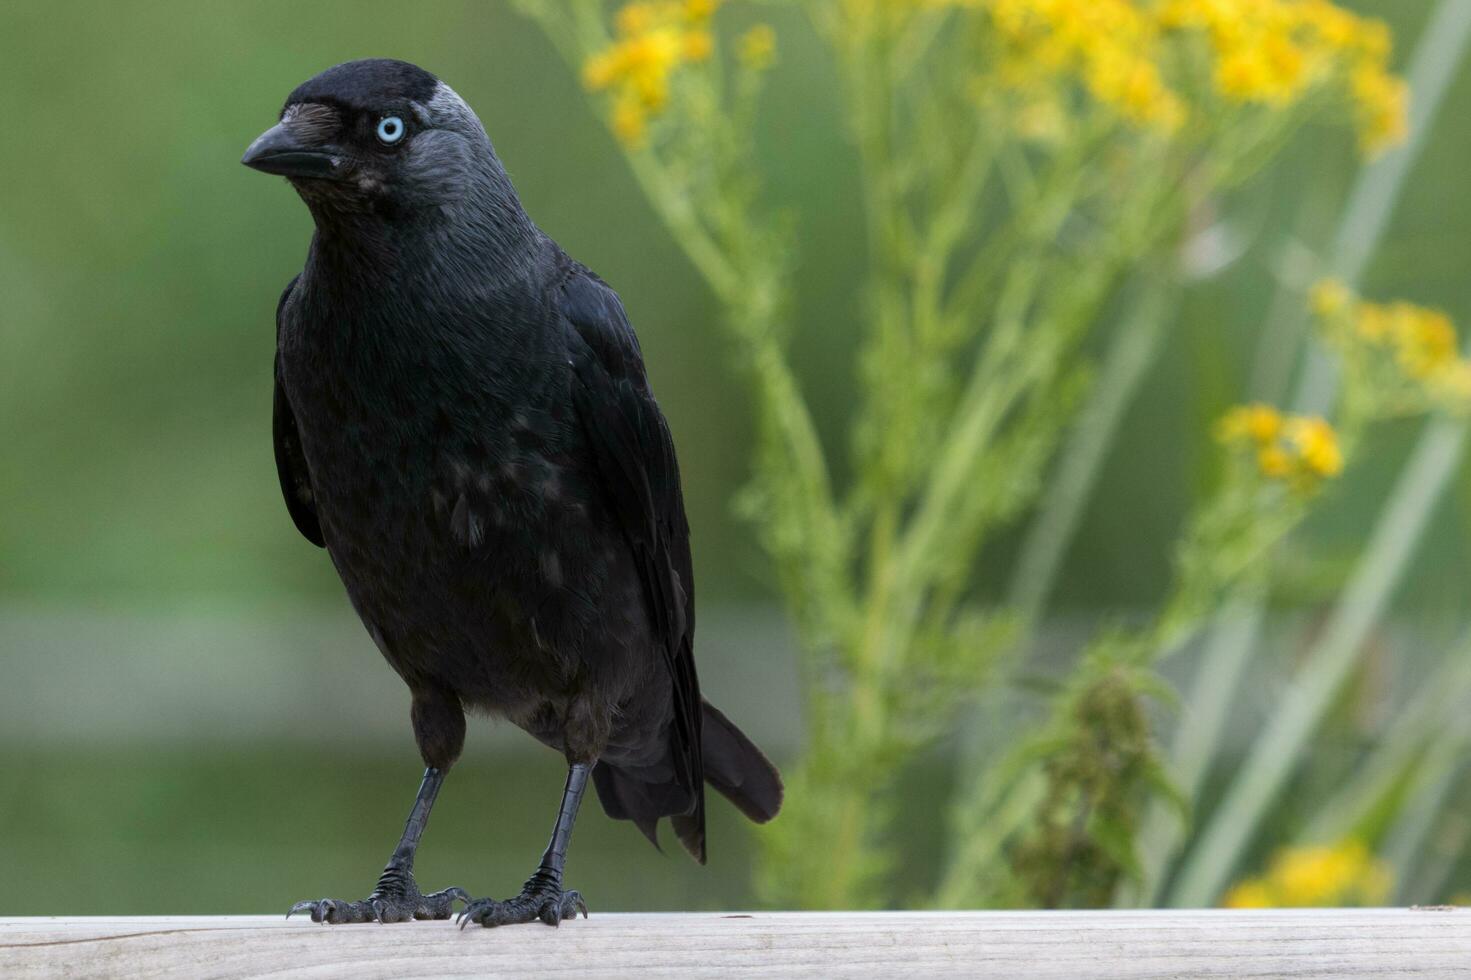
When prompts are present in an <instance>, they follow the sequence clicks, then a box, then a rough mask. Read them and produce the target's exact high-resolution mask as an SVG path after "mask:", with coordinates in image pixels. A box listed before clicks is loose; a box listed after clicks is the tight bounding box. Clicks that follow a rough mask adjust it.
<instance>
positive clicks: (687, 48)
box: [684, 31, 715, 61]
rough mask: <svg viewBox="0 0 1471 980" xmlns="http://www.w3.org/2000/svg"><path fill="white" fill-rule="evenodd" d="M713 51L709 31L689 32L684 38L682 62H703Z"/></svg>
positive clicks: (713, 46)
mask: <svg viewBox="0 0 1471 980" xmlns="http://www.w3.org/2000/svg"><path fill="white" fill-rule="evenodd" d="M714 50H715V42H714V41H713V40H711V38H710V32H709V31H690V32H689V33H687V34H686V35H685V36H684V60H685V61H704V60H705V59H706V58H708V57H710V53H711V52H712V51H714Z"/></svg>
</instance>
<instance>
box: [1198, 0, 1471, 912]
mask: <svg viewBox="0 0 1471 980" xmlns="http://www.w3.org/2000/svg"><path fill="white" fill-rule="evenodd" d="M1468 39H1471V4H1464V3H1458V2H1457V0H1441V2H1440V4H1439V5H1438V6H1437V7H1436V9H1435V11H1434V12H1433V14H1432V16H1431V19H1430V22H1429V24H1428V25H1427V26H1426V28H1425V31H1424V32H1423V35H1422V39H1421V42H1420V44H1419V45H1418V47H1417V49H1416V51H1415V54H1414V57H1413V58H1412V60H1411V66H1410V72H1409V76H1410V85H1411V87H1412V89H1413V91H1414V92H1415V100H1414V102H1413V105H1412V113H1411V130H1410V138H1409V140H1408V141H1407V142H1406V143H1405V144H1404V145H1403V146H1401V147H1399V148H1397V149H1395V150H1392V151H1390V152H1388V153H1386V154H1385V155H1384V156H1383V157H1381V158H1380V159H1379V160H1378V161H1376V163H1375V164H1374V165H1373V166H1371V167H1369V168H1366V170H1365V171H1364V173H1363V174H1362V175H1361V176H1360V178H1359V180H1358V181H1357V182H1356V183H1355V186H1354V189H1353V191H1352V193H1351V195H1350V197H1349V201H1348V204H1347V205H1346V208H1345V212H1344V216H1343V219H1342V221H1341V223H1340V225H1339V228H1338V233H1337V235H1336V237H1335V239H1334V245H1333V252H1332V257H1331V260H1330V263H1329V265H1330V268H1331V270H1332V271H1333V272H1334V274H1336V275H1337V276H1339V277H1340V278H1342V279H1344V280H1345V281H1347V282H1349V283H1353V282H1355V281H1356V280H1357V279H1358V277H1359V276H1360V274H1361V273H1362V271H1363V268H1364V266H1365V265H1366V264H1367V262H1368V259H1369V257H1370V256H1371V255H1372V254H1373V252H1374V249H1375V248H1376V247H1377V246H1378V243H1379V240H1380V239H1381V238H1382V236H1383V234H1384V230H1385V228H1386V227H1387V225H1388V220H1389V216H1390V215H1391V214H1392V213H1393V210H1394V205H1395V203H1396V202H1397V201H1398V199H1399V195H1400V193H1401V192H1402V190H1403V187H1404V183H1405V180H1406V178H1407V177H1408V175H1409V173H1410V171H1411V168H1412V167H1413V164H1414V162H1415V160H1416V159H1418V156H1419V153H1420V151H1421V149H1422V148H1423V145H1424V138H1425V135H1426V134H1427V133H1428V132H1429V130H1430V122H1431V120H1432V119H1433V118H1434V116H1435V113H1436V112H1437V110H1438V109H1439V107H1440V104H1441V102H1442V100H1443V99H1444V97H1445V93H1446V90H1447V88H1448V87H1449V84H1450V82H1451V80H1452V79H1453V78H1454V76H1455V73H1456V69H1457V68H1458V66H1459V65H1460V62H1461V58H1462V55H1463V53H1464V50H1465V46H1466V43H1467V41H1468ZM1337 386H1338V377H1337V372H1336V370H1335V369H1334V366H1333V362H1332V361H1331V360H1329V359H1328V357H1327V355H1326V354H1325V353H1323V352H1322V351H1320V350H1318V349H1317V348H1312V349H1310V351H1309V355H1308V362H1307V364H1306V365H1305V367H1304V371H1303V376H1302V378H1301V380H1300V382H1299V386H1298V391H1297V394H1296V397H1295V398H1294V405H1295V406H1296V410H1298V411H1304V412H1322V411H1325V410H1326V408H1327V406H1328V405H1329V404H1330V403H1331V402H1332V400H1333V396H1334V393H1335V392H1336V390H1337ZM1448 426H1449V427H1450V428H1447V427H1448ZM1455 428H1456V427H1455V426H1454V424H1453V423H1448V422H1444V421H1438V422H1436V423H1433V424H1432V426H1431V427H1430V429H1429V430H1428V431H1427V432H1426V434H1425V436H1424V437H1423V438H1422V440H1421V443H1420V445H1419V447H1418V448H1417V449H1416V452H1415V456H1414V458H1413V462H1412V463H1411V465H1410V467H1409V468H1407V469H1406V470H1405V471H1404V475H1403V476H1402V477H1401V480H1400V483H1399V486H1400V488H1401V491H1400V492H1398V493H1397V494H1396V497H1395V499H1394V500H1393V502H1392V503H1391V504H1390V506H1389V508H1388V509H1387V510H1386V511H1385V513H1384V515H1383V516H1382V517H1381V520H1380V524H1379V527H1378V528H1377V530H1376V532H1375V538H1374V544H1372V545H1371V547H1370V549H1369V550H1368V551H1367V552H1366V553H1365V555H1364V558H1363V559H1362V560H1361V562H1360V565H1359V569H1358V572H1357V573H1356V575H1355V578H1354V581H1353V583H1351V584H1350V586H1349V588H1348V589H1347V590H1346V591H1345V593H1344V595H1343V598H1342V599H1341V600H1340V603H1339V606H1338V610H1339V612H1338V614H1336V615H1335V618H1334V622H1335V623H1337V624H1338V626H1337V629H1338V631H1339V633H1340V634H1345V635H1346V627H1348V626H1354V625H1356V621H1357V620H1359V619H1362V615H1363V614H1364V613H1366V612H1368V611H1369V610H1368V608H1367V607H1365V608H1364V609H1361V610H1357V611H1356V610H1353V609H1351V608H1346V606H1345V603H1346V602H1347V600H1348V599H1349V598H1350V597H1351V596H1354V597H1357V596H1362V598H1363V599H1364V600H1365V601H1366V602H1373V603H1374V605H1375V607H1376V610H1375V611H1376V612H1377V608H1378V607H1382V605H1383V604H1384V602H1385V601H1386V600H1387V595H1388V593H1389V591H1390V590H1391V589H1392V587H1393V586H1394V584H1395V582H1396V580H1397V578H1398V570H1397V569H1396V570H1392V571H1393V573H1392V574H1386V573H1387V572H1390V571H1391V570H1389V569H1386V568H1383V567H1376V566H1375V562H1377V561H1379V560H1380V559H1381V558H1382V557H1384V556H1386V555H1392V554H1393V553H1396V552H1400V553H1406V552H1408V550H1409V548H1410V546H1411V545H1412V543H1413V542H1411V541H1408V540H1400V541H1394V540H1391V539H1389V538H1388V537H1387V536H1388V535H1391V534H1397V533H1398V534H1413V535H1414V536H1416V537H1418V535H1419V533H1420V532H1421V531H1422V530H1423V525H1424V520H1425V515H1416V514H1411V513H1406V512H1405V507H1406V506H1407V500H1408V497H1409V495H1410V494H1411V493H1413V494H1414V497H1415V500H1416V503H1417V504H1418V503H1423V504H1424V505H1425V506H1427V507H1428V506H1430V504H1432V503H1433V502H1434V500H1435V499H1437V498H1438V497H1439V494H1440V492H1441V490H1442V489H1443V486H1442V487H1435V488H1429V487H1426V486H1423V485H1422V486H1420V487H1414V486H1412V485H1410V484H1408V483H1407V481H1406V477H1408V476H1409V474H1410V473H1411V472H1416V471H1418V470H1421V469H1424V470H1433V471H1436V472H1439V473H1441V474H1442V475H1441V477H1440V480H1441V481H1442V483H1443V482H1444V481H1448V479H1449V476H1450V472H1451V471H1452V470H1453V469H1454V466H1453V465H1452V464H1453V463H1454V461H1455V459H1456V458H1458V457H1459V455H1460V452H1461V445H1462V443H1463V441H1464V432H1461V433H1457V432H1455V431H1453V430H1454V429H1455ZM1427 490H1428V491H1429V492H1428V494H1427V493H1426V491H1427ZM1261 618H1262V617H1261V616H1260V615H1257V616H1256V617H1255V619H1256V621H1257V624H1258V627H1259V625H1260V621H1261ZM1370 623H1372V616H1371V618H1370V620H1369V621H1368V623H1365V624H1364V625H1363V627H1362V629H1364V630H1367V628H1368V625H1369V624H1370ZM1327 635H1328V634H1326V633H1325V634H1324V638H1325V639H1326V637H1327ZM1338 642H1339V643H1340V646H1338V647H1334V648H1332V649H1331V651H1330V650H1329V649H1327V648H1325V646H1324V642H1321V641H1320V642H1319V643H1318V644H1317V645H1315V647H1314V651H1313V653H1314V655H1316V654H1317V653H1318V652H1319V651H1321V652H1324V653H1328V652H1332V653H1333V654H1335V655H1336V656H1338V657H1340V658H1346V659H1347V662H1346V663H1343V664H1339V663H1336V662H1334V663H1327V662H1325V663H1323V664H1318V663H1317V662H1316V661H1315V660H1313V659H1310V660H1309V661H1308V662H1309V667H1308V669H1306V670H1304V672H1303V677H1302V678H1300V681H1299V684H1298V685H1297V686H1295V687H1294V689H1293V690H1294V691H1302V692H1304V693H1301V694H1299V695H1297V696H1296V697H1295V698H1290V699H1289V701H1288V702H1287V703H1284V705H1283V708H1282V710H1281V711H1280V712H1279V714H1278V716H1277V718H1276V719H1274V722H1273V724H1272V725H1271V726H1269V728H1268V730H1267V731H1266V732H1264V733H1263V735H1262V736H1261V737H1260V738H1259V739H1258V742H1257V746H1256V747H1255V748H1254V749H1253V751H1252V754H1251V756H1250V757H1249V758H1248V761H1247V763H1246V764H1245V765H1244V766H1243V768H1242V770H1241V772H1239V773H1238V774H1237V776H1236V779H1235V781H1234V782H1233V784H1232V787H1231V789H1230V790H1229V792H1228V796H1227V799H1226V801H1225V802H1224V803H1223V805H1222V807H1221V808H1219V809H1218V810H1217V811H1216V813H1215V815H1214V816H1213V819H1212V821H1211V823H1210V825H1209V827H1208V828H1207V830H1206V832H1205V833H1203V834H1202V835H1201V838H1200V842H1199V844H1198V845H1197V846H1196V847H1195V848H1194V850H1193V851H1192V853H1191V854H1190V855H1189V857H1188V858H1187V861H1186V864H1185V867H1184V868H1183V869H1182V871H1181V874H1180V878H1179V881H1178V883H1177V885H1176V887H1175V889H1174V890H1173V892H1172V893H1171V898H1170V901H1171V904H1176V905H1179V904H1185V905H1195V904H1202V903H1204V902H1207V901H1210V900H1212V899H1214V898H1215V896H1216V895H1217V894H1218V893H1219V892H1220V890H1221V888H1222V887H1224V885H1225V883H1226V879H1227V877H1228V876H1229V875H1230V874H1231V873H1232V872H1233V870H1234V869H1235V865H1236V863H1237V861H1238V860H1239V858H1240V854H1241V851H1242V849H1243V848H1244V847H1245V844H1246V841H1247V840H1248V839H1249V838H1250V835H1251V834H1252V833H1254V832H1255V828H1256V826H1257V825H1258V824H1259V822H1260V821H1261V819H1262V818H1263V817H1264V815H1265V810H1266V808H1267V807H1268V806H1270V804H1271V803H1272V802H1273V800H1274V799H1275V796H1276V791H1277V790H1278V789H1280V787H1281V784H1282V781H1283V780H1284V779H1285V778H1286V774H1287V770H1288V768H1289V767H1290V763H1291V758H1293V757H1292V756H1280V755H1279V756H1278V757H1277V758H1269V757H1268V755H1267V754H1268V753H1273V752H1276V753H1280V752H1282V751H1283V750H1284V748H1297V747H1300V745H1301V743H1302V741H1303V739H1305V738H1306V735H1307V733H1308V730H1310V729H1311V727H1313V726H1314V725H1315V723H1316V721H1317V717H1318V715H1319V714H1320V712H1321V711H1322V709H1323V707H1325V706H1326V702H1327V698H1328V697H1329V696H1330V695H1331V693H1332V692H1331V691H1317V690H1315V689H1314V688H1312V687H1311V686H1310V685H1309V683H1308V682H1310V681H1311V682H1313V683H1315V684H1318V685H1322V684H1324V683H1325V682H1329V681H1333V680H1335V679H1336V675H1339V674H1341V673H1342V672H1345V671H1346V670H1347V669H1348V666H1349V665H1350V664H1351V663H1352V658H1353V655H1354V654H1355V653H1356V652H1357V650H1356V645H1355V647H1353V648H1349V649H1347V650H1346V651H1344V650H1343V649H1342V647H1341V642H1342V641H1338ZM1255 645H1256V642H1255V638H1252V639H1251V640H1250V641H1248V642H1247V643H1246V647H1247V648H1248V649H1250V648H1253V647H1254V646H1255ZM1334 688H1335V689H1336V685H1334ZM1203 764H1204V762H1203ZM1228 804H1229V806H1230V807H1231V809H1230V811H1229V813H1228V812H1227V810H1226V809H1225V808H1226V805H1228ZM1232 822H1235V825H1234V826H1233V824H1232Z"/></svg>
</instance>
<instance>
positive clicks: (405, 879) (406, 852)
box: [286, 767, 470, 925]
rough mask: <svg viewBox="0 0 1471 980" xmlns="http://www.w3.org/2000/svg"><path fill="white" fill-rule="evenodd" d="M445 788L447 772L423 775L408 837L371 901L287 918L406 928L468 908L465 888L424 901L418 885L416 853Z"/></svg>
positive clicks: (301, 907)
mask: <svg viewBox="0 0 1471 980" xmlns="http://www.w3.org/2000/svg"><path fill="white" fill-rule="evenodd" d="M443 784H444V770H442V769H435V768H433V767H430V768H428V769H426V770H424V782H423V783H422V784H420V786H419V796H418V798H417V799H415V800H414V809H413V810H412V811H411V812H410V813H409V819H408V822H407V823H406V824H404V832H403V837H401V838H400V839H399V842H398V847H396V848H394V850H393V857H391V858H389V859H388V866H387V867H386V868H384V869H383V873H382V874H381V875H379V876H378V885H377V887H376V888H374V889H373V893H372V894H371V895H369V896H368V897H367V898H365V899H363V900H362V901H361V902H344V901H341V900H339V899H335V898H322V899H318V900H316V901H314V902H297V903H296V904H295V905H293V906H291V911H290V912H287V913H286V917H287V918H288V919H289V918H291V916H293V915H295V914H296V913H297V912H310V913H311V915H312V921H313V922H330V923H333V924H334V925H335V924H337V923H342V922H407V921H408V920H410V919H448V918H449V917H450V913H451V912H452V911H454V908H453V905H454V902H455V901H456V900H459V901H461V902H465V903H467V904H468V903H469V901H470V896H469V895H468V894H466V892H465V890H464V889H463V888H446V889H444V890H443V891H438V892H434V893H433V894H431V895H424V894H421V893H420V892H419V886H418V884H417V883H416V882H415V881H414V853H415V852H416V851H418V849H419V838H420V837H422V836H424V826H425V825H426V824H428V823H429V811H431V810H433V809H434V799H435V797H437V796H438V795H439V787H440V786H441V785H443Z"/></svg>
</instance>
